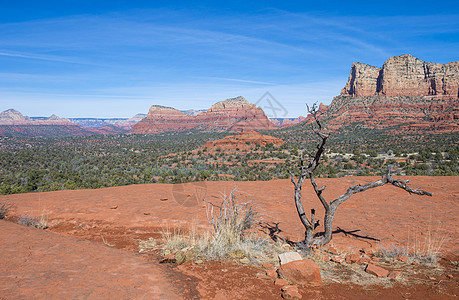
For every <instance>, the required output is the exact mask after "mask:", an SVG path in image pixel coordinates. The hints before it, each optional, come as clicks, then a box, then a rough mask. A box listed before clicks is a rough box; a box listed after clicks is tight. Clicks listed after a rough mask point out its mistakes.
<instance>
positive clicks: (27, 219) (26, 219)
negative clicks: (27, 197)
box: [18, 215, 38, 227]
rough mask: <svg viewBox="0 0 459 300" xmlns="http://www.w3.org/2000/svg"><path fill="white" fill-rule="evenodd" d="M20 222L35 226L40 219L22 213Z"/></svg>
mask: <svg viewBox="0 0 459 300" xmlns="http://www.w3.org/2000/svg"><path fill="white" fill-rule="evenodd" d="M18 223H19V224H21V225H24V226H30V227H35V226H36V225H37V224H38V219H37V218H36V217H32V216H31V215H22V216H20V217H19V220H18Z"/></svg>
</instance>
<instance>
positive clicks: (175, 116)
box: [131, 105, 197, 134]
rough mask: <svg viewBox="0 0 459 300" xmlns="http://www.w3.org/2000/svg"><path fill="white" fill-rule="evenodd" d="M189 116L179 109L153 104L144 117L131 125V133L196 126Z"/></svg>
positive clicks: (168, 130)
mask: <svg viewBox="0 0 459 300" xmlns="http://www.w3.org/2000/svg"><path fill="white" fill-rule="evenodd" d="M193 119H194V118H193V117H190V116H188V115H186V114H184V113H182V112H181V111H179V110H177V109H175V108H172V107H165V106H160V105H153V106H152V107H150V110H149V111H148V115H147V117H146V118H145V119H143V120H141V121H140V122H139V123H137V124H135V125H134V126H133V127H132V130H131V132H132V133H142V134H156V133H162V132H171V131H174V132H181V131H186V130H190V129H192V128H194V127H197V124H196V123H195V122H193Z"/></svg>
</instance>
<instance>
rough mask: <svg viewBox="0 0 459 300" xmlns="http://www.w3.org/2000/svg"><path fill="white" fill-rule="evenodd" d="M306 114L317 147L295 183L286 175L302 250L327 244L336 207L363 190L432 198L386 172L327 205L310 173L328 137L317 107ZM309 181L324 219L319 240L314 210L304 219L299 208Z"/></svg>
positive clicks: (314, 167)
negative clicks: (291, 187)
mask: <svg viewBox="0 0 459 300" xmlns="http://www.w3.org/2000/svg"><path fill="white" fill-rule="evenodd" d="M308 112H309V113H310V114H312V116H313V117H314V122H312V123H311V128H312V131H313V132H314V133H315V134H316V135H317V136H318V137H319V139H320V141H319V144H318V145H317V151H316V153H315V155H314V157H313V158H312V160H310V161H308V165H307V166H305V164H304V160H303V157H301V159H300V167H299V169H300V176H299V177H298V180H297V181H296V182H295V176H294V174H293V172H290V176H291V181H292V183H293V185H294V186H295V205H296V209H297V212H298V215H299V217H300V220H301V223H303V225H304V227H305V228H306V231H305V239H304V242H302V243H301V244H302V246H306V247H311V246H313V245H318V246H323V245H325V244H327V243H329V242H330V241H331V239H332V232H333V230H332V226H333V218H334V216H335V213H336V210H337V209H338V206H340V205H341V204H343V203H344V202H345V201H346V200H347V199H349V198H350V197H351V196H352V195H354V194H357V193H360V192H364V191H366V190H369V189H372V188H375V187H379V186H383V185H385V184H392V185H393V186H396V187H398V188H401V189H404V190H405V191H407V192H408V193H410V194H416V195H427V196H432V194H431V193H429V192H426V191H423V190H419V189H412V188H410V187H408V186H407V184H408V183H409V180H400V179H394V178H393V177H392V175H391V174H390V169H389V171H388V173H387V175H385V176H383V177H382V178H381V179H379V180H377V181H374V182H369V183H365V184H364V185H360V184H357V185H354V186H351V187H349V188H348V189H347V191H346V193H344V194H342V195H341V196H339V197H338V198H336V199H334V200H333V201H331V202H327V201H326V200H325V198H324V196H323V195H322V192H323V191H324V190H325V186H322V187H320V188H319V187H318V186H317V183H316V181H315V179H314V171H315V170H316V168H317V166H318V165H319V162H320V157H321V156H322V153H323V152H324V151H325V144H326V142H327V139H328V138H329V134H327V133H325V132H324V130H323V128H322V124H321V122H320V121H319V119H318V111H317V107H316V105H315V104H314V105H313V106H312V107H311V108H309V107H308ZM307 178H309V180H310V181H311V184H312V187H313V188H314V192H315V193H316V195H317V197H318V198H319V200H320V202H321V203H322V205H323V207H324V208H325V216H324V234H323V235H321V236H316V234H315V229H316V228H317V226H319V221H318V220H316V216H315V209H314V208H313V209H311V217H310V219H308V217H306V214H305V212H304V208H303V204H302V202H301V197H302V196H301V187H302V186H303V183H304V181H305V180H306V179H307Z"/></svg>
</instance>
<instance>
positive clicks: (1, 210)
mask: <svg viewBox="0 0 459 300" xmlns="http://www.w3.org/2000/svg"><path fill="white" fill-rule="evenodd" d="M10 209H11V204H9V203H8V200H5V201H2V202H0V219H5V218H6V216H7V215H8V213H9V211H10Z"/></svg>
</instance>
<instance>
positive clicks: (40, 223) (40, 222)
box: [18, 213, 48, 229]
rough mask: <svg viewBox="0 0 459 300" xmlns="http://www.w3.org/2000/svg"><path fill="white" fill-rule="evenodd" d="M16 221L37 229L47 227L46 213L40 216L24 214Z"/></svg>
mask: <svg viewBox="0 0 459 300" xmlns="http://www.w3.org/2000/svg"><path fill="white" fill-rule="evenodd" d="M18 223H19V224H21V225H24V226H30V227H35V228H38V229H47V228H48V215H47V214H44V213H43V214H41V216H40V217H33V216H31V215H29V214H25V215H22V216H20V217H19V220H18Z"/></svg>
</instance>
